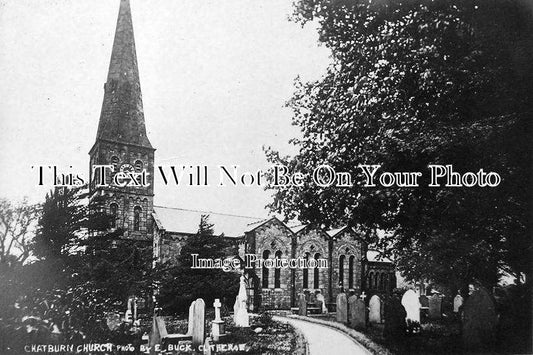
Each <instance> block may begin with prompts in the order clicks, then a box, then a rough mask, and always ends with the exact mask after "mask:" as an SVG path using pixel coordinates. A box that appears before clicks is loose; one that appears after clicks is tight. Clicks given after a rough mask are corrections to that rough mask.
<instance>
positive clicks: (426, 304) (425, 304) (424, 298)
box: [418, 295, 429, 308]
mask: <svg viewBox="0 0 533 355" xmlns="http://www.w3.org/2000/svg"><path fill="white" fill-rule="evenodd" d="M418 301H419V302H420V307H426V308H427V307H429V299H428V297H427V296H426V295H422V296H420V297H418Z"/></svg>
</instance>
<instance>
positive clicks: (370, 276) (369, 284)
mask: <svg viewBox="0 0 533 355" xmlns="http://www.w3.org/2000/svg"><path fill="white" fill-rule="evenodd" d="M368 280H369V281H368V288H369V289H373V288H374V273H373V272H371V273H370V275H369V276H368Z"/></svg>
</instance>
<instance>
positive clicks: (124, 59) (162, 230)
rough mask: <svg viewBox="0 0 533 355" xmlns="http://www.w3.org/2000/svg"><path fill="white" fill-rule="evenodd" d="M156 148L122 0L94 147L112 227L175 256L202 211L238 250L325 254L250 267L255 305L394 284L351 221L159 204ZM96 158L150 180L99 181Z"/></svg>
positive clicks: (284, 255)
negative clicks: (304, 220)
mask: <svg viewBox="0 0 533 355" xmlns="http://www.w3.org/2000/svg"><path fill="white" fill-rule="evenodd" d="M154 154H155V149H154V147H153V146H152V144H151V143H150V140H149V139H148V136H147V134H146V126H145V118H144V112H143V103H142V95H141V86H140V80H139V70H138V65H137V54H136V50H135V40H134V35H133V23H132V17H131V9H130V3H129V0H121V1H120V9H119V14H118V20H117V25H116V32H115V38H114V42H113V49H112V53H111V61H110V64H109V71H108V75H107V81H106V83H105V85H104V99H103V104H102V110H101V114H100V121H99V125H98V131H97V134H96V141H95V143H94V145H93V147H92V148H91V150H90V152H89V156H90V173H91V180H90V181H91V184H90V192H91V197H92V198H95V197H96V196H103V197H104V198H105V201H106V210H107V212H108V213H109V214H110V215H112V216H114V220H113V223H112V225H111V226H110V228H111V229H113V228H122V229H123V230H124V235H123V238H130V239H135V240H139V241H144V242H146V243H148V244H151V245H152V247H153V253H154V256H155V258H156V260H157V261H158V262H165V261H172V260H173V259H174V258H175V257H176V256H177V255H179V253H180V250H181V247H182V246H183V244H184V242H185V241H186V240H187V238H189V237H191V236H193V235H195V234H196V233H197V231H198V225H199V223H200V218H201V216H202V215H206V214H207V215H209V216H210V223H212V224H214V231H215V234H216V235H222V234H223V235H224V236H225V237H226V238H231V239H232V240H233V241H234V242H235V243H236V244H237V245H238V246H239V250H240V254H241V257H243V256H244V254H245V253H247V254H255V255H257V257H258V258H263V259H276V258H279V259H291V258H300V257H301V258H304V259H306V260H311V259H325V260H327V267H326V268H292V269H291V268H255V269H253V270H250V272H247V273H246V277H247V283H248V292H249V295H250V297H249V300H250V302H249V307H250V309H252V310H257V309H259V308H265V309H288V308H290V307H291V306H294V305H295V304H296V302H297V298H298V295H299V294H300V293H302V292H306V291H307V292H309V294H314V293H315V292H316V291H320V292H321V293H322V294H323V295H324V296H325V298H326V300H327V302H330V303H333V302H335V298H336V296H337V294H338V293H339V292H341V290H346V291H347V290H349V289H352V290H354V291H355V292H356V293H362V292H366V294H367V295H370V294H375V293H380V294H382V293H387V292H390V290H392V289H393V288H394V287H395V285H396V278H395V272H394V265H393V264H392V263H391V262H390V260H379V259H378V258H377V254H376V253H375V252H373V251H372V250H368V246H367V245H366V243H365V242H364V240H363V239H362V238H361V233H360V232H358V231H357V230H356V229H354V228H350V227H341V228H337V229H332V230H325V229H322V228H318V227H315V226H311V225H300V226H289V225H287V224H285V223H283V222H282V221H280V220H279V219H278V218H276V217H271V218H266V219H260V218H254V217H246V216H238V215H232V214H224V213H213V212H203V211H194V210H188V209H183V208H174V207H167V206H165V207H163V206H154V180H153V178H154ZM95 165H110V166H112V167H113V169H106V180H107V181H109V180H111V179H112V178H113V177H114V176H115V175H116V174H117V173H126V174H128V173H134V174H135V173H136V174H141V173H142V172H143V171H146V172H147V173H148V175H147V177H148V181H147V183H148V184H146V185H145V186H124V187H117V186H113V185H112V184H110V185H107V186H100V185H98V182H99V178H100V177H99V176H98V174H95V172H94V171H93V167H94V166H95ZM111 170H113V171H111ZM133 185H135V184H133Z"/></svg>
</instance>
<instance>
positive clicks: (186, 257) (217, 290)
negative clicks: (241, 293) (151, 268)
mask: <svg viewBox="0 0 533 355" xmlns="http://www.w3.org/2000/svg"><path fill="white" fill-rule="evenodd" d="M192 254H198V258H210V259H225V258H229V257H234V256H237V255H238V250H237V246H236V244H235V242H234V241H232V240H229V239H228V238H225V237H224V235H215V234H214V230H213V224H211V223H210V222H209V216H208V215H203V216H201V219H200V223H199V226H198V233H197V234H196V235H194V236H190V237H188V238H187V239H186V241H185V243H184V245H183V246H182V248H181V250H180V254H179V256H178V258H177V260H176V261H171V262H168V263H167V264H166V265H161V266H160V268H163V269H166V273H165V274H164V276H162V278H161V280H162V283H161V287H160V294H159V297H158V301H159V304H160V305H161V306H162V307H163V309H164V310H165V311H166V312H169V313H171V312H185V311H187V310H188V309H189V305H190V303H191V302H192V301H194V300H195V299H197V298H203V299H204V301H205V302H206V304H212V303H213V301H214V300H215V298H219V299H227V300H231V299H234V298H235V296H236V294H237V292H238V289H239V274H237V273H235V272H231V271H229V272H225V271H222V270H220V269H192V268H191V266H192V256H191V255H192ZM172 263H173V264H172Z"/></svg>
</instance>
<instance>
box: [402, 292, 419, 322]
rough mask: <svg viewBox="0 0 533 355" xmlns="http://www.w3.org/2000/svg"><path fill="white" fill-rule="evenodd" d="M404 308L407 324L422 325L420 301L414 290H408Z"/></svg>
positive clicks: (404, 295)
mask: <svg viewBox="0 0 533 355" xmlns="http://www.w3.org/2000/svg"><path fill="white" fill-rule="evenodd" d="M402 306H403V308H405V313H406V316H405V320H406V321H407V323H410V322H417V323H420V301H419V300H418V295H417V294H416V292H415V291H413V290H407V291H406V292H405V293H404V294H403V297H402Z"/></svg>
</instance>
